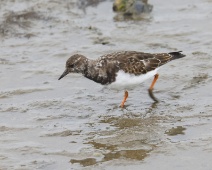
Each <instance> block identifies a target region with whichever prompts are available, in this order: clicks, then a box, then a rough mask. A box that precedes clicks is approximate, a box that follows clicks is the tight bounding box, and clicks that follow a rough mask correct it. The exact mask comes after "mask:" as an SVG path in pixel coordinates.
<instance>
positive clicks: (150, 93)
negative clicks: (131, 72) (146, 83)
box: [148, 89, 159, 103]
mask: <svg viewBox="0 0 212 170" xmlns="http://www.w3.org/2000/svg"><path fill="white" fill-rule="evenodd" d="M148 91H149V96H150V97H151V98H152V100H154V101H155V102H156V103H158V102H159V100H158V99H157V98H156V97H155V96H154V94H153V92H152V89H149V90H148Z"/></svg>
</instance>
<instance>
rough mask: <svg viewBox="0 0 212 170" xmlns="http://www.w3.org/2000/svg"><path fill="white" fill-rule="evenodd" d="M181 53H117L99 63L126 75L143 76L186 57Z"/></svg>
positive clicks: (100, 59) (101, 59) (104, 57)
mask: <svg viewBox="0 0 212 170" xmlns="http://www.w3.org/2000/svg"><path fill="white" fill-rule="evenodd" d="M180 52H181V51H179V52H171V53H155V54H150V53H143V52H136V51H122V52H115V53H110V54H106V55H103V56H101V57H100V58H99V59H98V60H97V61H98V63H102V64H101V66H102V65H103V63H104V66H105V67H106V66H108V65H109V66H114V67H116V69H115V70H116V71H119V70H123V71H124V72H125V73H129V74H134V75H141V74H145V73H147V72H149V71H152V70H154V69H156V68H158V67H160V66H162V65H164V64H165V63H167V62H169V61H171V60H173V59H177V58H181V57H184V56H185V55H183V54H181V53H180Z"/></svg>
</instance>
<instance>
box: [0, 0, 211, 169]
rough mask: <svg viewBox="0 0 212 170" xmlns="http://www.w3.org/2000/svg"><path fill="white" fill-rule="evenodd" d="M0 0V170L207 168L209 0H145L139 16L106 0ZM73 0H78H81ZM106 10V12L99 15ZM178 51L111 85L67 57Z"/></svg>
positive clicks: (208, 138)
mask: <svg viewBox="0 0 212 170" xmlns="http://www.w3.org/2000/svg"><path fill="white" fill-rule="evenodd" d="M76 2H77V1H74V0H73V1H72V2H69V1H66V0H63V1H48V0H43V1H36V2H35V1H26V0H18V1H12V0H3V1H1V3H0V40H1V43H0V46H1V50H0V76H1V81H0V116H1V119H0V169H3V170H4V169H43V170H44V169H45V170H47V169H115V168H116V169H129V168H134V169H141V168H142V169H188V170H192V169H204V170H209V169H211V166H212V163H211V156H212V132H211V129H212V102H211V99H212V94H211V93H210V91H211V87H212V75H211V73H212V67H211V66H212V60H211V57H212V56H211V54H212V49H211V46H212V32H211V30H212V23H211V22H210V21H211V19H212V15H211V14H212V8H211V5H212V1H210V0H202V1H200V0H187V1H174V0H164V1H163V2H159V1H156V0H152V1H150V2H149V3H151V4H152V5H153V6H154V8H153V11H152V13H151V15H150V17H148V18H147V19H144V20H141V21H127V22H125V21H120V22H115V21H114V20H113V18H114V16H115V14H114V13H113V12H112V10H111V9H112V2H111V1H97V2H98V3H97V4H93V3H91V4H89V3H79V2H78V3H76ZM81 2H82V1H81ZM106 14H107V15H106ZM119 50H136V51H145V52H170V51H175V50H182V51H183V53H184V54H186V55H187V57H185V58H183V59H180V60H175V61H173V62H171V63H168V64H166V65H165V66H164V67H163V68H161V69H160V71H159V74H160V77H159V81H158V82H157V84H156V86H155V96H156V97H157V98H158V99H160V102H159V103H157V104H154V103H152V100H151V99H150V98H149V96H148V92H147V89H148V87H149V85H150V83H151V80H147V81H146V82H144V83H143V84H141V85H140V86H138V87H134V88H132V89H131V90H130V91H129V99H128V101H127V103H126V106H127V107H126V108H125V109H120V108H119V107H118V105H119V104H120V102H121V99H122V97H123V91H122V90H120V91H119V90H110V89H108V88H103V87H102V86H101V85H99V84H96V83H94V82H92V81H90V80H87V79H85V78H83V77H81V76H80V75H76V74H74V75H68V76H67V77H66V78H64V79H62V80H60V81H58V80H57V79H58V78H59V76H60V75H61V73H62V72H63V71H64V65H65V61H66V59H67V58H68V57H69V56H70V55H72V54H74V53H81V54H83V55H86V56H88V57H90V58H92V59H95V58H97V57H98V56H100V55H103V54H106V53H109V52H113V51H119Z"/></svg>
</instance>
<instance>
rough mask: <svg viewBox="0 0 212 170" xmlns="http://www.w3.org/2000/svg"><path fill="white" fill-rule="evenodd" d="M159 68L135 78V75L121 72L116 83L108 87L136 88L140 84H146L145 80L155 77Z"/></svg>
mask: <svg viewBox="0 0 212 170" xmlns="http://www.w3.org/2000/svg"><path fill="white" fill-rule="evenodd" d="M158 70H159V68H157V69H155V70H152V71H150V72H148V73H146V74H142V75H140V76H135V75H133V74H128V73H125V72H124V71H122V70H120V71H119V72H118V73H117V76H116V81H115V82H113V83H111V84H110V85H108V87H109V88H119V89H120V88H123V87H124V88H126V87H130V86H135V85H137V84H140V83H142V82H144V81H145V80H147V79H149V78H151V77H153V76H154V75H155V74H157V71H158Z"/></svg>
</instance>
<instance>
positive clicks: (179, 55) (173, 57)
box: [169, 51, 186, 60]
mask: <svg viewBox="0 0 212 170" xmlns="http://www.w3.org/2000/svg"><path fill="white" fill-rule="evenodd" d="M181 52H182V51H177V52H170V53H169V54H170V55H171V56H172V58H171V60H175V59H178V58H183V57H185V56H186V55H184V54H182V53H181Z"/></svg>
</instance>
